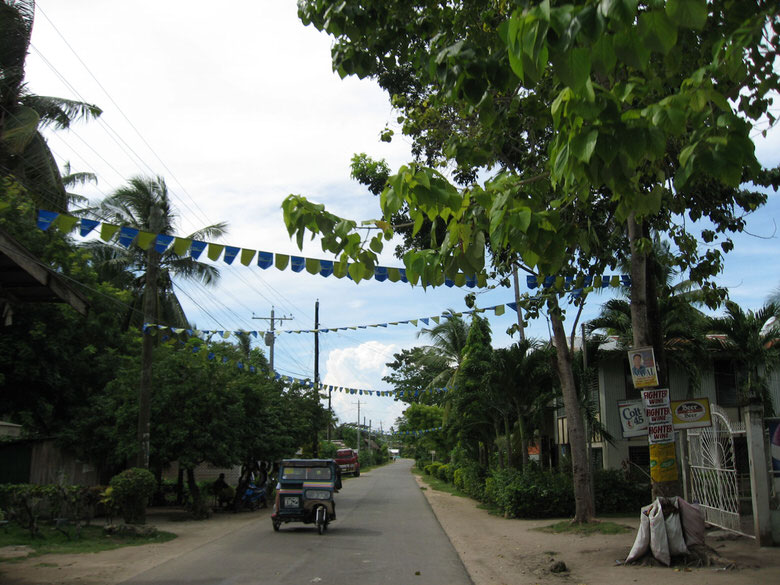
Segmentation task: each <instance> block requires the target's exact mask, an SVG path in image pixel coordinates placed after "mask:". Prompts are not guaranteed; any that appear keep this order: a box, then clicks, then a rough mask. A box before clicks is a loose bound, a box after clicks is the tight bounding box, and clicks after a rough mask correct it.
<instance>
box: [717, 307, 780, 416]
mask: <svg viewBox="0 0 780 585" xmlns="http://www.w3.org/2000/svg"><path fill="white" fill-rule="evenodd" d="M710 331H711V332H712V333H719V334H722V335H724V336H725V337H724V338H722V339H718V340H716V341H715V342H714V344H713V345H714V347H715V349H716V350H717V351H720V352H725V354H726V355H727V356H728V357H729V358H730V359H731V360H732V363H733V364H734V367H735V371H736V373H737V388H738V390H739V392H740V394H741V399H742V402H743V404H744V403H747V402H754V401H756V402H759V401H760V402H763V404H764V413H765V415H766V416H774V408H773V405H772V400H771V398H770V396H769V386H768V384H767V379H768V377H769V375H770V374H771V373H772V371H773V370H774V369H775V368H776V367H777V366H778V364H780V305H778V304H775V303H767V304H766V305H764V306H763V307H762V308H760V309H759V310H758V311H756V312H753V311H750V310H748V311H747V312H745V311H743V310H742V308H741V307H740V306H739V305H738V304H737V303H735V302H733V301H726V315H725V316H723V317H716V318H712V319H711V320H710Z"/></svg>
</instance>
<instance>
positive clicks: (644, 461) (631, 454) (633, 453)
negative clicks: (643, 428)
mask: <svg viewBox="0 0 780 585" xmlns="http://www.w3.org/2000/svg"><path fill="white" fill-rule="evenodd" d="M628 460H629V461H630V462H631V463H633V464H634V465H638V466H639V467H641V468H642V469H646V470H649V469H650V447H649V446H648V445H636V446H635V447H631V446H629V447H628Z"/></svg>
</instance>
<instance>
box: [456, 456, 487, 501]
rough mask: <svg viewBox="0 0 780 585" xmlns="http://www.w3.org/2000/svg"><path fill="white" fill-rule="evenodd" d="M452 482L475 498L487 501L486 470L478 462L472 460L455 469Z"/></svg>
mask: <svg viewBox="0 0 780 585" xmlns="http://www.w3.org/2000/svg"><path fill="white" fill-rule="evenodd" d="M452 482H453V483H454V484H455V487H457V488H458V489H460V490H462V491H464V492H465V493H466V494H467V495H469V496H470V497H472V498H474V499H475V500H479V501H480V502H483V501H485V470H484V469H483V468H482V467H481V466H480V465H479V464H478V463H475V462H473V461H472V462H469V463H467V464H465V465H463V466H462V467H459V468H457V469H456V470H454V471H453V472H452Z"/></svg>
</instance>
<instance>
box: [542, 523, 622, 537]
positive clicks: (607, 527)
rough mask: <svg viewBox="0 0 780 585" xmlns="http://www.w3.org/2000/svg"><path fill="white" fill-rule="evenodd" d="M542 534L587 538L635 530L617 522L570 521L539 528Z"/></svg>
mask: <svg viewBox="0 0 780 585" xmlns="http://www.w3.org/2000/svg"><path fill="white" fill-rule="evenodd" d="M536 530H539V531H541V532H552V533H553V534H563V533H569V534H582V535H585V536H587V535H588V534H625V533H626V532H633V531H634V529H633V528H631V527H629V526H626V525H625V524H617V523H615V522H589V523H588V524H572V523H571V522H569V521H568V520H563V521H561V522H556V523H555V524H551V525H549V526H542V527H541V528H537V529H536Z"/></svg>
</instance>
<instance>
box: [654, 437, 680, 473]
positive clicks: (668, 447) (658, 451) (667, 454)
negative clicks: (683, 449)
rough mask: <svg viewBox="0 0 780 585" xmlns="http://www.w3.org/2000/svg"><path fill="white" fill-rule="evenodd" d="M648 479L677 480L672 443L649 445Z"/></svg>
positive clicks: (675, 458) (675, 460) (675, 459)
mask: <svg viewBox="0 0 780 585" xmlns="http://www.w3.org/2000/svg"><path fill="white" fill-rule="evenodd" d="M650 477H651V478H652V480H653V481H676V480H677V457H676V455H675V451H674V443H666V444H665V445H650Z"/></svg>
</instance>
